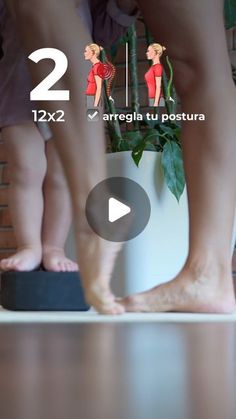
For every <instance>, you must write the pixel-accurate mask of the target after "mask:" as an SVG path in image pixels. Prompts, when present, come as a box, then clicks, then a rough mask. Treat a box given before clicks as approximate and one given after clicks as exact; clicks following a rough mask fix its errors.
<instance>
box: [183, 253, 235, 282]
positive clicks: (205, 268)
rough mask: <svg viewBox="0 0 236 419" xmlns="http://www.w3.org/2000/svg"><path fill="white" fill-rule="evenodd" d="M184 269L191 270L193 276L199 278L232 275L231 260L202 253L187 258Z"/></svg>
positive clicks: (227, 276)
mask: <svg viewBox="0 0 236 419" xmlns="http://www.w3.org/2000/svg"><path fill="white" fill-rule="evenodd" d="M184 270H187V271H188V272H191V274H192V275H193V277H196V278H200V277H206V278H211V277H213V276H214V277H215V278H221V279H223V278H227V279H228V278H229V277H232V268H231V260H227V258H225V259H219V258H217V257H213V256H209V255H202V257H201V258H200V257H195V256H192V257H190V256H189V258H188V259H187V261H186V263H185V267H184Z"/></svg>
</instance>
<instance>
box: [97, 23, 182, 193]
mask: <svg viewBox="0 0 236 419" xmlns="http://www.w3.org/2000/svg"><path fill="white" fill-rule="evenodd" d="M146 37H147V45H148V44H149V43H150V42H152V38H151V36H150V34H149V32H148V31H147V30H146ZM126 42H128V44H129V52H130V54H129V56H130V58H129V59H130V63H129V67H130V90H131V109H129V113H134V112H136V113H137V114H138V113H140V101H139V82H138V58H137V34H136V28H135V26H132V27H131V28H129V30H128V32H127V34H126V35H125V37H123V38H121V39H120V41H119V43H118V44H117V45H115V46H113V47H112V49H111V51H110V55H111V59H112V61H113V62H114V61H115V57H116V54H117V52H118V49H119V46H120V45H122V44H124V43H126ZM104 59H105V57H104ZM166 59H167V66H168V68H169V77H167V75H166V74H164V77H163V86H162V87H163V92H164V96H165V98H166V101H165V102H166V112H167V113H168V114H171V113H175V104H174V103H173V102H172V101H169V100H168V99H169V98H170V97H174V98H176V93H175V90H174V86H173V69H172V65H171V62H170V60H169V58H168V57H167V58H166ZM105 87H106V82H105ZM104 90H105V89H104ZM105 105H106V109H107V111H108V112H109V114H113V115H115V114H117V113H127V109H117V108H116V107H115V104H114V103H113V102H112V101H110V100H109V99H108V98H107V96H106V95H105ZM122 128H123V127H122V123H119V122H118V121H116V120H112V121H108V132H109V137H110V142H111V151H112V152H118V151H131V155H132V158H133V161H134V163H135V164H136V165H137V166H139V163H140V161H141V158H142V155H143V152H144V151H157V152H161V153H162V158H161V165H162V168H163V173H164V178H165V180H166V183H167V186H168V188H169V189H170V190H171V192H172V193H173V194H174V196H175V197H176V199H177V200H178V201H179V199H180V197H181V195H182V193H183V190H184V186H185V177H184V168H183V159H182V151H181V143H180V132H181V129H180V126H179V125H178V124H177V123H175V122H165V123H161V122H159V121H158V120H157V121H156V120H154V121H153V120H148V119H147V118H146V117H145V116H144V118H143V120H142V121H139V120H135V121H134V122H133V125H132V130H126V129H122Z"/></svg>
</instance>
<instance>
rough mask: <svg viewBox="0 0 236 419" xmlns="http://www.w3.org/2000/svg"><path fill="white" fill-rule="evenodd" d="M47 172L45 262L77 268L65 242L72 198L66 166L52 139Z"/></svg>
mask: <svg viewBox="0 0 236 419" xmlns="http://www.w3.org/2000/svg"><path fill="white" fill-rule="evenodd" d="M45 147H46V158H47V173H46V176H45V180H44V185H43V192H44V216H43V226H42V250H43V258H42V262H43V265H44V268H45V269H46V270H50V271H55V272H58V271H64V272H65V271H77V270H78V265H77V264H76V263H74V262H73V261H71V260H70V259H68V258H66V256H65V252H64V246H65V242H66V239H67V235H68V232H69V228H70V225H71V221H72V208H71V199H70V194H69V190H68V185H67V182H66V178H65V174H64V170H63V167H62V164H61V161H60V158H59V155H58V152H57V149H56V146H55V142H54V140H53V139H50V140H49V141H48V142H47V143H46V146H45Z"/></svg>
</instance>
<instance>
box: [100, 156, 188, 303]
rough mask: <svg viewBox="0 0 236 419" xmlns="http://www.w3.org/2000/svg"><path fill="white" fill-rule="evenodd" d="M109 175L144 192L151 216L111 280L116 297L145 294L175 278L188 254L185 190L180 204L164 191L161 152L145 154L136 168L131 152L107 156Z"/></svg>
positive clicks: (123, 254)
mask: <svg viewBox="0 0 236 419" xmlns="http://www.w3.org/2000/svg"><path fill="white" fill-rule="evenodd" d="M107 163H108V176H109V177H113V176H124V177H127V178H129V179H131V180H134V181H135V182H137V183H138V184H139V185H140V186H142V188H143V189H144V190H145V191H146V193H147V195H148V197H149V199H150V203H151V216H150V219H149V222H148V225H147V226H146V228H145V230H144V231H143V232H142V233H141V234H140V235H139V236H137V237H136V238H134V239H132V240H130V241H127V242H126V243H125V244H124V247H123V250H122V252H121V253H120V255H119V257H118V259H117V262H116V266H115V269H114V273H113V278H112V286H113V289H114V290H115V292H116V293H117V294H119V295H127V294H131V293H135V292H140V291H144V290H146V289H149V288H150V287H153V286H155V285H157V284H161V283H163V282H166V281H167V280H169V279H170V278H172V277H174V276H175V275H176V274H177V273H178V272H179V271H180V269H181V268H182V266H183V265H184V262H185V260H186V257H187V253H188V206H187V196H186V191H184V193H183V195H182V197H181V199H180V202H179V203H178V202H177V200H176V198H175V197H174V196H173V194H172V193H171V192H170V191H169V189H168V188H167V185H166V182H165V180H164V177H163V171H162V168H161V153H156V152H152V151H144V153H143V156H142V159H141V161H140V163H139V167H137V166H136V165H135V163H134V161H133V159H132V157H131V152H130V151H126V152H120V153H112V154H108V155H107Z"/></svg>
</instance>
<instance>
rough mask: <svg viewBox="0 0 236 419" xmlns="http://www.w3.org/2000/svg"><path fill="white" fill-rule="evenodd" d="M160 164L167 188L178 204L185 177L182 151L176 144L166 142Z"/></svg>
mask: <svg viewBox="0 0 236 419" xmlns="http://www.w3.org/2000/svg"><path fill="white" fill-rule="evenodd" d="M161 163H162V167H163V170H164V176H165V180H166V183H167V186H168V188H169V189H170V191H171V192H172V193H173V194H174V196H175V197H176V199H177V201H178V202H179V199H180V197H181V195H182V193H183V190H184V186H185V176H184V166H183V158H182V151H181V148H180V147H179V145H178V144H177V143H176V142H174V141H167V142H166V144H165V145H164V148H163V153H162V158H161Z"/></svg>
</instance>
